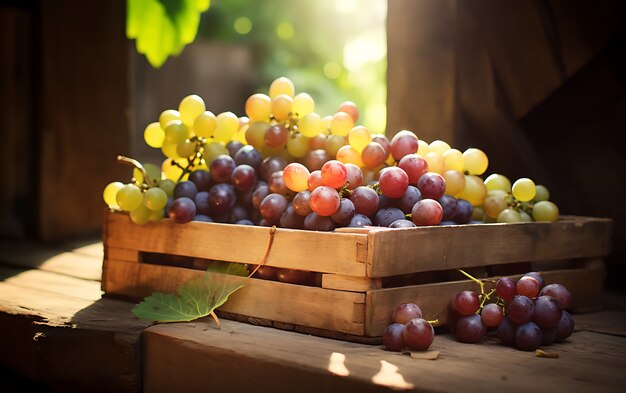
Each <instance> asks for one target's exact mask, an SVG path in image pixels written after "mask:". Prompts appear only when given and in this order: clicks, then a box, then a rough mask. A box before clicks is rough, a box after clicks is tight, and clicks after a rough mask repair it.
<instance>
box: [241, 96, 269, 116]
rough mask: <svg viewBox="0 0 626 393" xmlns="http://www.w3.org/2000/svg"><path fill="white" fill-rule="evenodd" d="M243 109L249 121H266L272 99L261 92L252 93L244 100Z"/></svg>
mask: <svg viewBox="0 0 626 393" xmlns="http://www.w3.org/2000/svg"><path fill="white" fill-rule="evenodd" d="M245 110H246V115H247V116H248V117H249V118H250V121H251V122H254V121H259V120H261V121H267V120H268V119H269V117H270V113H271V111H272V100H271V98H269V97H268V96H267V95H265V94H262V93H257V94H253V95H251V96H250V97H248V99H247V100H246V109H245Z"/></svg>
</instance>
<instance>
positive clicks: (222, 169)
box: [209, 154, 237, 183]
mask: <svg viewBox="0 0 626 393" xmlns="http://www.w3.org/2000/svg"><path fill="white" fill-rule="evenodd" d="M236 166H237V164H236V163H235V160H233V158H232V157H231V156H228V155H226V154H222V155H220V156H218V157H217V158H215V159H214V160H213V161H212V162H211V169H210V171H209V172H210V173H211V179H213V181H215V182H216V183H224V182H227V181H229V180H230V176H231V175H232V173H233V171H234V170H235V167H236Z"/></svg>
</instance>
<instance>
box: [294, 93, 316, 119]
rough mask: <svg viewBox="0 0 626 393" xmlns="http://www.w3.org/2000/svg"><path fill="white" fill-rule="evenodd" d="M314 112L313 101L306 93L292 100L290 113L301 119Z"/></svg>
mask: <svg viewBox="0 0 626 393" xmlns="http://www.w3.org/2000/svg"><path fill="white" fill-rule="evenodd" d="M314 110H315V101H313V98H312V97H311V96H310V95H308V94H307V93H300V94H298V95H297V96H295V97H294V98H293V104H291V111H292V112H293V113H294V114H296V115H297V116H298V117H300V118H302V116H305V115H307V114H309V113H311V112H313V111H314Z"/></svg>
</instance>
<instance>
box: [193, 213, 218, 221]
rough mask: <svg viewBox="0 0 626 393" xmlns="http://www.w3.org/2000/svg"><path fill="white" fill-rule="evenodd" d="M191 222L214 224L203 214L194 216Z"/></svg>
mask: <svg viewBox="0 0 626 393" xmlns="http://www.w3.org/2000/svg"><path fill="white" fill-rule="evenodd" d="M193 221H201V222H214V221H213V219H212V218H211V217H209V216H207V215H204V214H196V215H195V216H194V217H193Z"/></svg>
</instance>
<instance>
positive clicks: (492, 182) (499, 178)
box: [484, 173, 511, 192]
mask: <svg viewBox="0 0 626 393" xmlns="http://www.w3.org/2000/svg"><path fill="white" fill-rule="evenodd" d="M484 183H485V187H487V190H488V191H493V190H501V191H504V192H511V181H510V180H509V179H508V178H507V177H506V176H504V175H500V174H498V173H493V174H491V175H489V176H487V178H486V179H485V181H484Z"/></svg>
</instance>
